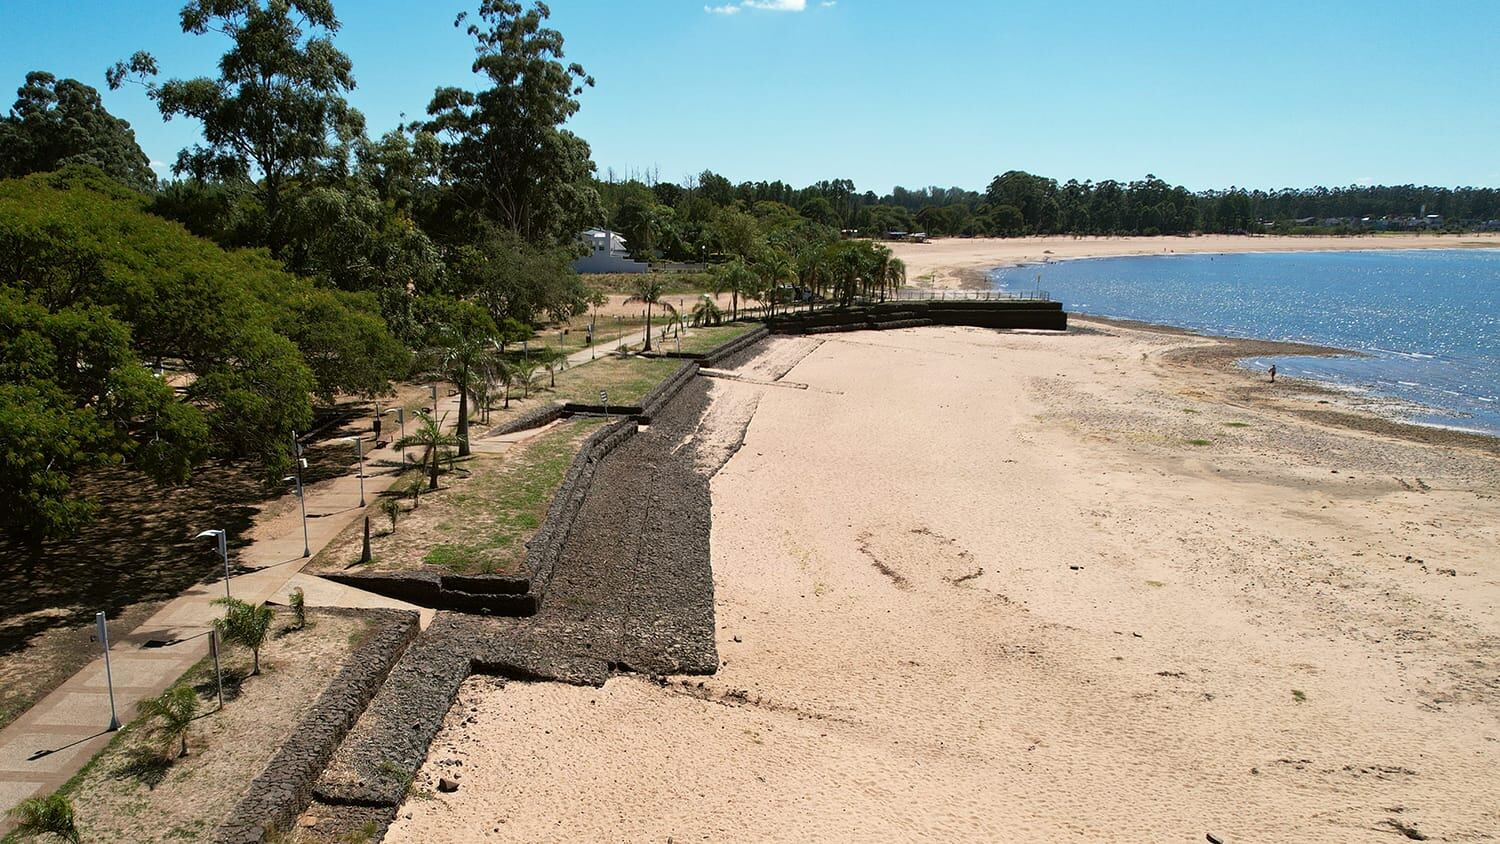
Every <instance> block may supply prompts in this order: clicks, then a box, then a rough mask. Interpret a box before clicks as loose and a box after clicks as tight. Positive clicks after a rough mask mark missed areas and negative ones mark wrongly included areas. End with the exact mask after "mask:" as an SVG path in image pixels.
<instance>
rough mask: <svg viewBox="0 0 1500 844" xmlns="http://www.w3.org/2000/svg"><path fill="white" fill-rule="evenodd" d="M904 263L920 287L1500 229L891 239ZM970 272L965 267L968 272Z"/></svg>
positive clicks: (1448, 242)
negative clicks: (1187, 256)
mask: <svg viewBox="0 0 1500 844" xmlns="http://www.w3.org/2000/svg"><path fill="white" fill-rule="evenodd" d="M889 246H890V247H891V250H892V251H894V252H895V253H896V257H898V258H900V259H901V260H902V261H905V262H906V273H907V278H908V279H910V281H911V283H912V284H914V285H919V286H931V287H940V288H941V287H948V288H953V287H960V286H963V285H964V284H965V283H966V282H967V283H969V284H973V283H976V282H977V281H978V280H979V274H978V272H976V271H983V270H988V269H993V268H995V267H1005V266H1014V265H1016V264H1027V263H1032V262H1036V261H1042V260H1062V259H1067V258H1105V257H1115V256H1121V255H1163V254H1170V253H1174V252H1176V253H1194V252H1329V251H1340V250H1363V249H1459V248H1464V247H1475V246H1481V247H1490V248H1500V234H1495V233H1486V234H1463V235H1435V234H1391V235H1363V236H1359V237H1322V236H1318V237H1291V236H1250V235H1221V234H1211V235H1200V236H1197V237H1067V236H1053V237H1017V238H985V237H977V238H956V237H954V238H941V239H938V240H934V241H932V242H930V243H892V244H889ZM965 271H967V272H965Z"/></svg>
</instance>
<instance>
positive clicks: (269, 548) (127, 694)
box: [0, 396, 458, 834]
mask: <svg viewBox="0 0 1500 844" xmlns="http://www.w3.org/2000/svg"><path fill="white" fill-rule="evenodd" d="M457 409H458V397H457V396H450V397H448V398H446V399H443V400H441V401H440V402H439V403H438V412H439V415H440V417H441V414H442V413H445V412H446V413H447V414H448V417H447V418H448V419H450V420H452V421H453V422H454V423H455V424H456V423H457V420H458V414H457ZM393 428H394V424H393V422H392V420H391V419H390V418H389V417H387V418H386V420H385V431H386V433H387V434H388V435H394V434H395V433H396V431H395V430H392V429H393ZM366 436H368V435H366ZM392 439H393V441H394V437H392ZM349 447H350V449H351V450H352V449H353V444H352V443H351V444H350V445H349ZM415 456H416V455H415V454H413V457H415ZM400 460H401V456H400V453H399V452H398V451H396V450H395V449H391V448H385V449H378V450H375V451H372V452H368V453H366V455H365V470H366V472H365V473H366V477H365V483H364V489H365V499H366V501H371V500H373V499H374V497H375V496H376V495H377V494H378V493H380V492H381V491H383V490H385V489H386V488H387V487H388V486H390V485H391V483H392V482H393V481H394V480H395V477H396V475H397V474H398V471H397V469H398V467H399V465H400ZM359 490H360V487H359V477H358V475H357V474H354V473H351V474H348V475H343V476H340V477H337V478H333V479H330V480H327V481H324V482H321V483H318V484H314V485H312V486H309V487H308V488H307V515H308V519H307V542H308V546H309V547H310V548H311V550H312V553H314V554H316V553H317V552H318V551H319V550H320V549H322V548H323V546H325V545H327V544H328V543H329V542H330V541H331V540H332V539H333V538H334V537H335V536H337V535H338V534H339V532H340V531H342V530H343V529H344V527H345V526H347V525H348V524H349V523H350V522H352V521H354V520H355V519H356V518H358V516H359V515H360V513H361V512H362V511H361V509H360V507H359V494H360V493H359ZM291 503H292V506H291V507H282V508H279V509H280V511H281V512H279V513H277V514H276V515H275V516H270V517H264V518H257V520H256V521H255V524H254V525H253V526H252V527H251V529H250V531H249V534H248V535H249V536H250V537H253V541H252V542H251V543H250V544H249V545H246V546H244V547H241V548H240V549H238V550H237V552H235V553H234V554H232V555H231V557H230V563H231V565H232V566H234V568H235V569H236V570H238V571H240V572H241V573H237V574H234V575H233V576H232V577H231V578H230V581H229V591H230V594H232V595H233V596H234V597H236V598H240V599H242V600H246V601H250V602H252V603H260V602H262V601H266V600H272V599H277V600H285V597H286V595H287V593H288V592H290V591H291V589H292V588H295V587H296V586H302V587H303V589H304V590H306V596H307V603H308V605H309V606H371V607H374V606H380V607H400V608H403V609H414V610H420V609H421V608H419V607H415V606H413V605H411V604H405V603H402V602H400V601H395V600H393V599H389V598H383V597H381V596H378V595H373V594H371V593H368V592H363V591H361V590H358V589H353V588H351V587H346V586H338V587H335V585H334V584H331V583H329V582H327V581H324V580H322V579H321V578H315V577H312V576H309V575H302V574H301V571H302V567H303V566H304V565H306V564H307V558H305V557H303V556H302V550H303V534H302V516H301V510H300V508H299V507H297V506H296V500H295V499H294V498H293V499H291ZM203 542H205V543H207V542H209V540H207V539H205V540H203ZM224 587H225V583H224V581H223V579H218V580H215V581H212V582H209V583H200V584H198V585H196V586H194V587H192V588H191V589H189V590H187V591H186V592H184V593H183V594H181V595H179V596H178V597H176V598H174V599H173V600H171V601H170V602H168V603H167V604H166V605H165V606H163V607H162V608H161V609H160V610H159V611H157V613H156V614H155V615H153V616H152V617H151V618H149V619H147V620H146V622H145V623H143V624H142V625H141V626H140V627H138V628H136V629H135V630H134V631H133V632H131V633H130V634H129V635H128V636H125V637H123V638H121V639H118V640H116V641H114V642H112V643H110V645H111V646H110V668H111V669H112V673H113V676H114V690H115V709H116V711H117V712H118V713H119V717H120V720H121V722H128V721H130V720H131V719H132V718H133V717H134V716H135V707H136V703H137V702H138V701H142V700H146V699H148V698H151V697H155V696H156V695H159V694H161V693H162V692H163V691H164V690H165V689H166V688H167V687H168V686H170V685H171V684H172V683H173V682H175V681H176V680H177V678H178V677H180V676H182V674H183V672H185V671H187V670H188V669H189V668H191V667H192V666H193V665H194V664H195V663H197V662H198V661H199V660H200V659H202V658H204V657H205V656H207V655H208V631H209V629H210V627H211V626H212V624H213V620H214V619H215V618H218V617H219V616H220V615H221V614H222V613H223V609H222V608H221V607H217V606H214V604H213V601H214V599H216V598H222V597H224ZM431 619H432V612H431V611H430V610H428V611H426V613H425V614H424V616H423V618H422V623H423V626H426V624H427V623H428V622H430V621H431ZM108 724H109V695H108V690H107V686H106V684H105V676H104V660H103V658H102V657H101V658H99V659H96V660H94V662H92V663H90V664H89V665H88V666H87V667H85V668H84V669H83V670H82V671H80V672H78V673H77V674H75V675H74V676H73V677H71V678H69V679H68V680H67V681H65V682H64V683H63V684H62V685H61V686H59V687H58V688H56V689H55V690H53V691H52V693H51V694H49V695H47V696H46V697H44V698H42V699H41V700H40V701H38V702H37V703H36V705H35V706H33V707H32V708H31V709H29V710H28V711H27V712H26V713H25V714H23V715H21V716H20V717H19V718H17V719H16V720H15V721H12V722H11V723H10V724H9V725H7V726H6V727H5V729H3V730H0V834H3V833H4V832H5V830H6V829H7V828H8V824H7V822H6V819H5V818H4V816H3V813H4V812H5V811H6V810H8V809H10V808H11V807H12V806H14V805H16V804H17V803H19V802H21V801H22V800H24V799H26V798H27V797H32V796H36V795H41V794H48V793H51V792H52V791H54V790H56V789H57V788H58V787H59V786H61V785H62V784H63V783H65V782H67V781H68V779H69V778H71V777H72V776H73V774H74V773H76V772H77V771H78V770H79V769H80V768H82V767H83V765H84V764H85V763H87V762H88V760H89V759H91V758H92V757H93V756H94V754H95V753H97V752H99V750H100V749H102V748H103V747H104V745H105V744H106V743H107V742H108V741H109V739H110V737H111V736H112V735H113V734H112V733H108V732H104V728H105V726H106V725H108Z"/></svg>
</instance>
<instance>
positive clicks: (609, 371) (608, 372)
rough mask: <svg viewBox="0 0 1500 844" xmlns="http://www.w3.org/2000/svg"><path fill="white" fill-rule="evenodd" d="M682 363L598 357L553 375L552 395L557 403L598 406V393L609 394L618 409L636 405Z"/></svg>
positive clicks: (611, 356) (640, 358) (677, 361)
mask: <svg viewBox="0 0 1500 844" xmlns="http://www.w3.org/2000/svg"><path fill="white" fill-rule="evenodd" d="M682 364H683V361H680V360H674V359H672V358H646V357H639V356H634V355H631V356H626V357H620V356H617V355H610V356H608V357H600V358H599V359H598V360H595V361H590V362H588V363H586V364H582V365H580V366H575V367H573V368H571V369H567V370H564V371H562V372H559V373H558V374H557V388H556V389H555V390H553V391H552V393H553V397H554V398H556V399H557V400H558V401H565V402H568V401H570V402H577V403H578V404H590V405H592V404H598V403H599V390H601V389H604V390H608V391H609V403H610V404H612V405H619V406H622V407H623V406H633V405H638V404H640V401H641V399H642V398H644V397H645V395H646V394H647V393H649V392H651V390H652V388H654V387H655V386H656V385H657V384H660V383H661V382H663V381H665V380H667V378H668V377H670V376H671V375H672V373H674V372H676V371H677V369H678V368H679V367H681V366H682Z"/></svg>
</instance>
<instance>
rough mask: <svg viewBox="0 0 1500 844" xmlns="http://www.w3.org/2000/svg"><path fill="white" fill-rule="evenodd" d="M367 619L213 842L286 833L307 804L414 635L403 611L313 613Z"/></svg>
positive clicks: (413, 618) (413, 623)
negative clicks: (358, 642) (364, 633)
mask: <svg viewBox="0 0 1500 844" xmlns="http://www.w3.org/2000/svg"><path fill="white" fill-rule="evenodd" d="M325 614H336V615H345V616H354V617H358V618H368V619H371V620H373V622H374V623H375V624H376V625H377V627H376V630H375V632H374V633H373V634H372V635H371V636H370V638H369V640H368V641H367V642H365V644H363V645H362V646H360V647H359V649H358V650H356V651H355V652H354V653H352V654H350V656H349V658H348V659H347V660H345V661H344V667H343V669H342V670H341V671H339V673H338V676H336V677H334V678H333V681H332V682H330V683H329V684H328V687H327V688H326V689H324V690H323V693H322V694H321V695H319V696H318V699H317V701H316V702H315V703H314V704H313V707H312V709H310V710H308V712H307V714H306V715H305V716H303V718H302V720H301V721H300V722H299V723H298V724H297V727H296V728H295V729H294V730H292V733H291V736H290V737H289V738H288V739H287V741H286V743H285V744H283V745H282V746H281V749H280V750H279V751H277V753H276V755H275V756H274V757H272V759H271V762H270V764H268V765H267V766H266V769H265V770H264V771H262V772H261V774H260V776H258V777H256V778H255V779H254V780H253V781H252V782H251V783H250V789H249V791H248V792H247V793H246V794H245V796H244V797H243V798H242V799H241V800H240V802H239V805H237V806H235V808H234V811H233V812H231V813H230V815H229V818H228V820H226V821H225V822H224V823H223V824H222V825H220V827H219V829H218V830H217V831H216V832H215V833H214V840H215V841H219V842H223V844H259V842H262V841H264V840H265V839H266V837H267V836H268V835H270V834H271V833H272V832H276V831H281V832H285V831H288V830H290V829H291V828H292V825H293V824H294V823H295V822H296V819H297V816H298V815H299V814H301V813H302V810H303V809H306V808H307V805H308V803H309V801H310V800H311V799H312V793H313V784H314V782H316V780H317V778H318V776H319V774H321V773H322V772H323V769H324V767H325V766H327V764H328V762H329V760H330V759H332V758H333V754H334V752H335V751H336V750H337V749H338V747H339V744H340V743H341V742H342V741H343V740H344V736H346V735H348V733H349V730H350V729H351V728H352V727H353V726H354V724H355V722H356V721H357V720H358V719H359V716H360V715H361V714H362V713H363V712H364V711H365V707H366V705H368V704H369V702H370V700H371V698H373V697H374V696H375V693H376V692H377V691H378V690H379V689H380V688H381V686H382V684H383V683H384V682H385V679H386V677H387V675H389V674H390V671H391V667H392V666H393V665H395V664H396V661H397V660H398V659H399V658H400V657H401V655H402V654H403V653H405V652H406V649H407V646H409V645H410V644H411V642H412V640H413V639H415V638H416V636H417V633H418V627H417V614H416V613H414V612H407V611H404V610H351V609H318V610H314V611H313V615H314V617H316V616H317V615H325Z"/></svg>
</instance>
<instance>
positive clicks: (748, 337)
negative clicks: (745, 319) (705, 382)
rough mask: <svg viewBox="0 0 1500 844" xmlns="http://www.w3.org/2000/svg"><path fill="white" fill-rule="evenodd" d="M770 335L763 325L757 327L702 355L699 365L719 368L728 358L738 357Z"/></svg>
mask: <svg viewBox="0 0 1500 844" xmlns="http://www.w3.org/2000/svg"><path fill="white" fill-rule="evenodd" d="M770 333H771V331H770V329H768V328H766V327H765V326H764V325H762V326H758V327H756V328H755V329H754V330H752V331H749V332H746V333H744V334H741V335H740V336H738V337H736V338H734V339H733V340H730V341H729V342H727V343H723V344H720V345H719V346H717V347H715V348H714V349H712V350H710V351H709V352H708V353H707V354H705V355H703V357H702V359H701V360H700V361H699V363H700V365H702V366H710V367H716V366H719V365H720V364H722V363H723V362H724V361H726V360H728V359H729V358H732V357H734V356H735V355H738V354H739V353H741V352H743V351H745V350H746V349H748V348H750V347H751V346H754V345H755V344H756V343H759V342H760V341H761V340H763V339H765V338H766V337H767V336H768V335H769V334H770Z"/></svg>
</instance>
